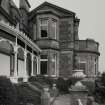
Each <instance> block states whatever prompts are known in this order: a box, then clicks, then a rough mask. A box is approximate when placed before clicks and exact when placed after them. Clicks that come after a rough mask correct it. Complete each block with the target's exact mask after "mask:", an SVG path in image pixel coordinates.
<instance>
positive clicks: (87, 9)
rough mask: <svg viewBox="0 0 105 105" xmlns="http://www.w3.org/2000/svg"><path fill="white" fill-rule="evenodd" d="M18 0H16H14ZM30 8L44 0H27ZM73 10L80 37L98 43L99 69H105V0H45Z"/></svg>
mask: <svg viewBox="0 0 105 105" xmlns="http://www.w3.org/2000/svg"><path fill="white" fill-rule="evenodd" d="M15 1H18V0H15ZM28 1H29V3H30V4H31V9H34V8H36V7H37V6H39V5H40V4H41V3H43V2H44V1H45V0H28ZM46 1H48V2H50V3H53V4H55V5H58V6H60V7H63V8H65V9H68V10H71V11H73V12H75V13H76V14H77V16H78V18H80V26H79V36H80V39H86V38H93V39H94V40H96V41H98V42H99V43H100V48H99V49H100V53H101V56H100V59H99V70H100V71H105V0H46Z"/></svg>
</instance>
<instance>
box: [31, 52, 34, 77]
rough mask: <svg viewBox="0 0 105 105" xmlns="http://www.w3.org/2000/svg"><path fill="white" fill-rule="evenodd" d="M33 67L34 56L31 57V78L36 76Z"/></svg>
mask: <svg viewBox="0 0 105 105" xmlns="http://www.w3.org/2000/svg"><path fill="white" fill-rule="evenodd" d="M33 65H34V55H33V54H32V56H31V69H32V70H31V76H33V75H34V70H33Z"/></svg>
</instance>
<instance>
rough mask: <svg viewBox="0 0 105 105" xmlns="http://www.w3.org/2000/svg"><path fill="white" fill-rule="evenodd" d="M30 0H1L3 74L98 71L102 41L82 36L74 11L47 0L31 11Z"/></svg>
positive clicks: (22, 75)
mask: <svg viewBox="0 0 105 105" xmlns="http://www.w3.org/2000/svg"><path fill="white" fill-rule="evenodd" d="M30 7H31V6H30V4H29V2H28V0H20V3H19V7H17V6H16V5H15V3H14V0H0V75H6V76H8V77H10V78H11V80H13V81H16V80H17V79H18V78H23V79H24V81H26V80H27V78H28V77H29V76H36V75H45V76H51V77H56V78H57V77H63V78H69V77H70V76H71V75H72V73H73V70H75V69H82V70H84V73H85V74H86V75H87V78H94V77H96V76H97V73H98V59H99V55H100V53H99V50H98V48H99V43H98V42H96V41H94V40H93V39H86V40H80V39H79V35H78V27H79V22H80V19H78V18H77V17H76V14H75V13H74V12H71V11H69V10H66V9H64V8H61V7H59V6H56V5H54V4H51V3H48V2H44V3H43V4H41V5H39V6H38V7H36V8H35V9H33V10H32V11H30V10H29V9H30Z"/></svg>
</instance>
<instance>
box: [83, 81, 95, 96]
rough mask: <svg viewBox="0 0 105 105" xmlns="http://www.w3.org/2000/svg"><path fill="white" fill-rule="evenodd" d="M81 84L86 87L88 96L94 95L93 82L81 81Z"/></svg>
mask: <svg viewBox="0 0 105 105" xmlns="http://www.w3.org/2000/svg"><path fill="white" fill-rule="evenodd" d="M82 83H83V84H84V85H85V86H86V87H87V89H88V94H89V95H90V96H91V95H93V94H94V89H95V81H84V80H83V81H82Z"/></svg>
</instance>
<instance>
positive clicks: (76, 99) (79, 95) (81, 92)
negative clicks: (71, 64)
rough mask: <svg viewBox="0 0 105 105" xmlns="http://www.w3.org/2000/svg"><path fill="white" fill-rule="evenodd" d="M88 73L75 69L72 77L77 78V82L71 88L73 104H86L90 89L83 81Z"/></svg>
mask: <svg viewBox="0 0 105 105" xmlns="http://www.w3.org/2000/svg"><path fill="white" fill-rule="evenodd" d="M85 77H86V75H85V74H84V73H83V70H74V73H73V75H72V78H73V79H75V80H76V83H75V84H74V85H72V86H71V88H69V92H70V100H71V105H77V104H78V105H86V104H87V97H88V90H87V88H86V86H84V85H83V84H82V82H81V80H82V79H84V78H85Z"/></svg>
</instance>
